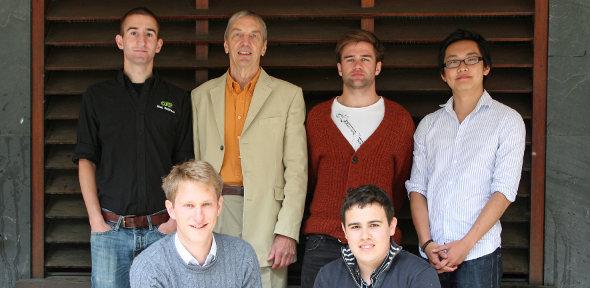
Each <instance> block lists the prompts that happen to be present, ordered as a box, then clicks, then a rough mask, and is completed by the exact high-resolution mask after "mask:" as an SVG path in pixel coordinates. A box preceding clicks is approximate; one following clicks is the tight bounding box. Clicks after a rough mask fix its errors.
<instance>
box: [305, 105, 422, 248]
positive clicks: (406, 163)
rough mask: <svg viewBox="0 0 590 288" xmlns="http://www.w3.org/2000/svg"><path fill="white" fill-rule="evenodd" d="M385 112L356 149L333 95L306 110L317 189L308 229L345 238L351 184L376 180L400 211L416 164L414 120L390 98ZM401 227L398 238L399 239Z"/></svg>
mask: <svg viewBox="0 0 590 288" xmlns="http://www.w3.org/2000/svg"><path fill="white" fill-rule="evenodd" d="M383 99H384V100H385V115H384V117H383V120H382V121H381V124H379V126H378V127H377V129H376V130H375V132H373V134H372V135H371V136H370V137H369V138H368V139H366V140H365V142H364V143H363V144H362V145H361V147H359V149H358V150H357V151H354V149H353V148H352V146H350V144H349V143H348V141H347V140H346V138H345V137H344V135H342V133H341V132H340V130H338V127H336V124H334V122H333V121H332V118H331V116H330V114H331V110H332V102H333V101H334V99H332V100H329V101H326V102H323V103H320V104H318V105H316V106H315V107H314V108H313V109H312V110H311V111H310V112H309V113H308V115H307V122H306V128H307V144H308V153H309V159H310V162H309V164H310V165H309V181H310V187H311V189H312V190H313V196H312V197H313V198H312V200H311V206H310V210H309V212H310V215H309V218H308V219H307V221H306V223H305V226H304V230H303V231H304V233H305V234H325V235H330V236H332V237H335V238H338V239H339V240H340V241H342V242H343V243H346V238H344V232H343V231H342V228H341V222H340V207H341V205H342V202H343V200H344V197H345V195H346V192H347V191H348V190H349V189H351V188H356V187H359V186H362V185H366V184H372V185H375V186H378V187H379V188H381V189H383V191H385V192H386V193H387V195H388V196H389V197H390V199H391V200H392V202H393V206H394V208H395V212H396V213H397V212H398V211H400V208H401V207H402V203H403V202H404V201H405V198H406V190H405V187H404V182H405V181H406V180H407V179H408V177H409V173H410V167H411V165H412V151H413V135H414V122H413V120H412V117H411V116H410V113H408V111H407V110H406V109H404V108H403V107H402V106H401V105H399V104H397V103H395V102H393V101H391V100H388V99H385V98H383ZM400 232H401V231H400V230H399V228H398V229H396V234H395V235H394V240H396V242H397V243H400V240H401V233H400Z"/></svg>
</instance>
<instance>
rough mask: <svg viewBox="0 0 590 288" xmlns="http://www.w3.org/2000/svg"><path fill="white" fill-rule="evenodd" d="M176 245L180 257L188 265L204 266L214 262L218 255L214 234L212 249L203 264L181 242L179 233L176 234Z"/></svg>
mask: <svg viewBox="0 0 590 288" xmlns="http://www.w3.org/2000/svg"><path fill="white" fill-rule="evenodd" d="M174 246H176V251H178V254H179V255H180V258H182V261H183V262H184V264H186V265H193V266H200V267H204V266H207V265H209V264H210V263H212V262H213V261H214V260H215V257H216V255H217V243H216V242H215V236H213V241H211V249H210V250H209V254H208V255H207V258H205V263H203V265H201V264H200V263H199V261H197V258H195V257H194V256H193V255H191V253H190V252H188V250H187V249H186V248H185V247H184V245H183V244H182V243H181V242H180V239H178V233H176V234H174Z"/></svg>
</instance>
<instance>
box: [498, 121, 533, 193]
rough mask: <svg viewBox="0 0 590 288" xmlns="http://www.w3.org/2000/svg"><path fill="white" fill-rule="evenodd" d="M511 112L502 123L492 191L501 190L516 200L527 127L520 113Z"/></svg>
mask: <svg viewBox="0 0 590 288" xmlns="http://www.w3.org/2000/svg"><path fill="white" fill-rule="evenodd" d="M511 112H512V113H509V114H507V115H506V117H505V118H504V121H503V123H502V124H503V125H502V128H501V129H502V130H501V131H502V132H501V134H500V141H499V147H498V151H497V153H496V163H495V165H494V172H493V178H492V185H491V192H492V193H493V192H500V193H502V194H503V195H504V196H505V197H506V199H508V201H510V202H514V200H515V199H516V194H517V193H518V183H519V182H520V176H521V173H522V162H523V156H524V148H525V137H526V129H525V125H524V121H523V120H522V117H521V116H520V114H518V113H517V112H516V111H511Z"/></svg>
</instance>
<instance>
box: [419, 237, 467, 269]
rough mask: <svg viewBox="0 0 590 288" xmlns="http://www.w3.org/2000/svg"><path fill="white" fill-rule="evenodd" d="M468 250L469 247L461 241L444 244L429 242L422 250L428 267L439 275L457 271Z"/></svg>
mask: <svg viewBox="0 0 590 288" xmlns="http://www.w3.org/2000/svg"><path fill="white" fill-rule="evenodd" d="M469 250H471V247H470V245H469V244H468V243H467V242H466V241H465V240H464V239H461V240H457V241H453V242H450V243H446V244H439V243H436V242H431V243H430V244H428V245H427V246H426V249H424V253H425V254H426V256H427V257H428V262H430V265H432V267H434V269H436V272H437V273H439V274H440V273H445V272H453V271H455V270H457V267H458V266H459V264H461V263H463V261H464V260H465V257H466V256H467V253H469Z"/></svg>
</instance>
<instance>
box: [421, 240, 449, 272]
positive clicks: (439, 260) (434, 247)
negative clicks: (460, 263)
mask: <svg viewBox="0 0 590 288" xmlns="http://www.w3.org/2000/svg"><path fill="white" fill-rule="evenodd" d="M438 247H441V245H440V244H438V243H436V242H432V243H430V244H428V245H427V246H426V250H424V254H426V257H428V262H430V265H432V267H434V269H436V272H437V273H439V274H440V273H445V272H453V271H455V270H456V269H457V267H450V266H448V262H449V261H448V259H446V258H447V255H446V254H445V253H444V252H445V251H442V250H440V249H438ZM438 251H442V252H438Z"/></svg>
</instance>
